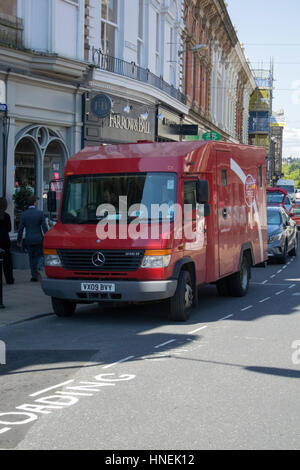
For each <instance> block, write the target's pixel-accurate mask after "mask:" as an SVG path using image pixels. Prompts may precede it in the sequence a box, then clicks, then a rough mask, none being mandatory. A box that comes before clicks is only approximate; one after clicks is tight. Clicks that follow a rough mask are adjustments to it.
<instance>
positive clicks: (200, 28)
mask: <svg viewBox="0 0 300 470" xmlns="http://www.w3.org/2000/svg"><path fill="white" fill-rule="evenodd" d="M184 24H185V29H184V49H185V51H186V52H185V54H184V56H183V63H182V66H183V75H184V87H183V88H184V92H185V93H186V95H187V103H188V105H189V107H190V113H189V114H190V117H191V118H192V119H193V120H194V122H195V123H198V125H199V138H201V134H202V133H203V132H206V131H208V130H211V131H215V132H217V133H219V134H220V135H221V137H222V138H223V139H224V140H227V141H232V142H242V143H245V144H246V143H248V118H249V100H250V95H251V94H252V93H253V91H254V89H255V88H256V84H255V81H254V78H253V75H252V73H251V70H250V67H249V64H248V62H247V60H246V58H245V55H244V52H243V49H242V46H241V44H240V43H239V41H238V37H237V34H236V31H235V29H234V26H233V25H232V22H231V20H230V17H229V14H228V11H227V7H226V4H225V2H224V1H223V0H185V2H184Z"/></svg>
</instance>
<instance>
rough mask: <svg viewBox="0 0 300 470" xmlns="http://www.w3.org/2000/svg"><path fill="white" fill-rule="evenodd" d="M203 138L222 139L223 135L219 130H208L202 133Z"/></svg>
mask: <svg viewBox="0 0 300 470" xmlns="http://www.w3.org/2000/svg"><path fill="white" fill-rule="evenodd" d="M202 139H203V140H221V135H220V134H218V132H214V131H208V132H205V133H204V134H202Z"/></svg>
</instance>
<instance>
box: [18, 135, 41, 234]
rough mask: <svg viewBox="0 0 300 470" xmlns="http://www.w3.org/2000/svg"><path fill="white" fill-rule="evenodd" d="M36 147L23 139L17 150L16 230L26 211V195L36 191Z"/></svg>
mask: <svg viewBox="0 0 300 470" xmlns="http://www.w3.org/2000/svg"><path fill="white" fill-rule="evenodd" d="M36 160H37V158H36V147H35V145H34V142H33V141H32V140H31V139H30V138H24V139H22V140H21V141H20V142H19V143H18V145H17V147H16V150H15V188H14V195H15V196H16V195H17V194H18V197H17V199H16V201H15V214H14V219H15V220H14V228H15V230H17V229H18V225H19V221H20V214H21V212H22V211H23V210H24V209H25V204H26V195H27V196H28V194H30V192H31V193H35V189H36Z"/></svg>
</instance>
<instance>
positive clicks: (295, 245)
mask: <svg viewBox="0 0 300 470" xmlns="http://www.w3.org/2000/svg"><path fill="white" fill-rule="evenodd" d="M297 253H298V234H296V237H295V244H294V248H293V249H292V250H291V251H290V252H289V255H290V256H297Z"/></svg>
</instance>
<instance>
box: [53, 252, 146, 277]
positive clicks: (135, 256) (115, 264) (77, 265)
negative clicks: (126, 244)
mask: <svg viewBox="0 0 300 470" xmlns="http://www.w3.org/2000/svg"><path fill="white" fill-rule="evenodd" d="M57 253H58V255H59V257H60V259H61V262H62V264H63V267H64V268H65V269H68V270H71V271H74V270H75V271H93V272H94V271H98V272H99V271H136V270H137V269H139V267H140V265H141V261H142V259H143V256H144V250H57Z"/></svg>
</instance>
